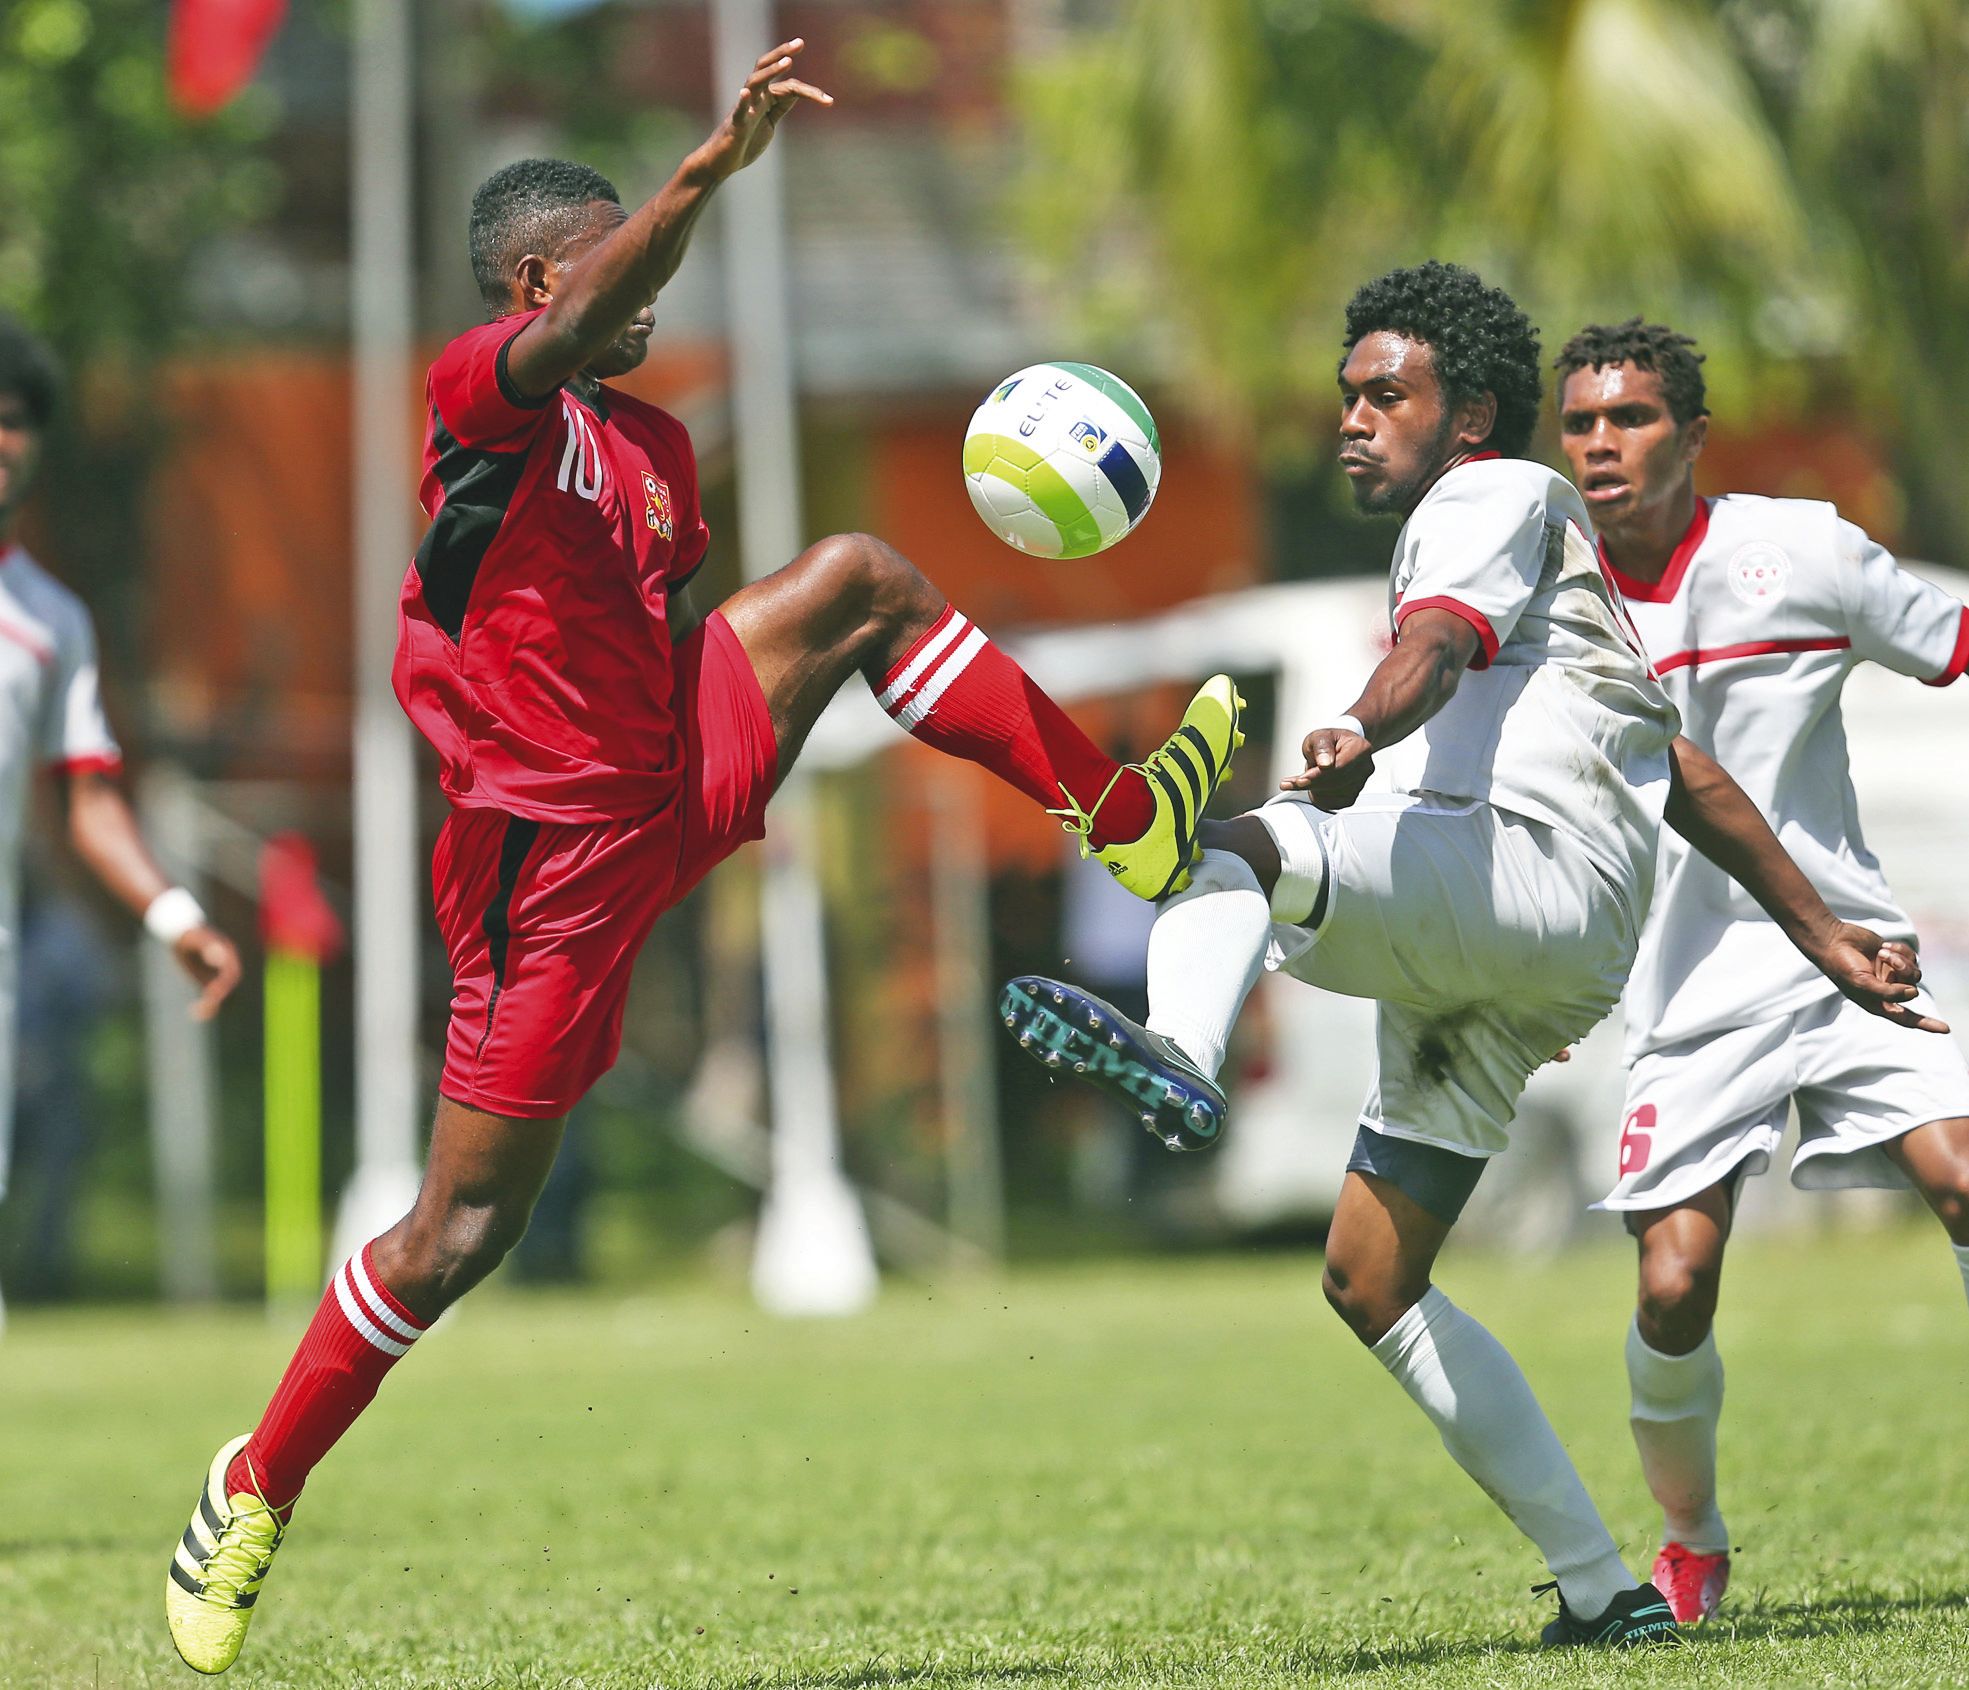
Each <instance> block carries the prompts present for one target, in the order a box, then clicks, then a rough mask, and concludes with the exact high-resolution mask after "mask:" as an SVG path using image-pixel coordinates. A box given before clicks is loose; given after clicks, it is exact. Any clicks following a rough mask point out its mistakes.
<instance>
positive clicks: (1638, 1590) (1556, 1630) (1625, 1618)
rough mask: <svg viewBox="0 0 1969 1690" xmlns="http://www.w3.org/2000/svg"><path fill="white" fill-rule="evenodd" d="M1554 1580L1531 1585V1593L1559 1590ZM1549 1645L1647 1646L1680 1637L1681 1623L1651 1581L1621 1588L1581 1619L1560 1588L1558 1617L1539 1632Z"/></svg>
mask: <svg viewBox="0 0 1969 1690" xmlns="http://www.w3.org/2000/svg"><path fill="white" fill-rule="evenodd" d="M1558 1588H1559V1587H1558V1585H1557V1584H1540V1585H1534V1586H1533V1587H1532V1590H1533V1594H1534V1595H1536V1594H1537V1593H1539V1592H1541V1591H1547V1590H1554V1591H1556V1590H1558ZM1541 1641H1542V1642H1543V1643H1544V1644H1545V1646H1546V1648H1548V1649H1570V1648H1587V1649H1646V1648H1654V1647H1657V1646H1660V1645H1662V1644H1668V1645H1674V1644H1678V1643H1680V1642H1681V1641H1682V1630H1681V1627H1680V1626H1678V1625H1677V1624H1676V1623H1675V1615H1674V1613H1673V1611H1672V1610H1671V1609H1670V1608H1669V1606H1668V1602H1667V1599H1666V1598H1665V1597H1663V1595H1662V1594H1661V1592H1660V1591H1659V1590H1657V1589H1655V1587H1654V1586H1653V1585H1651V1584H1643V1585H1637V1586H1635V1588H1634V1589H1632V1590H1623V1591H1622V1592H1621V1593H1620V1594H1619V1595H1618V1596H1616V1597H1615V1598H1614V1599H1613V1600H1612V1601H1611V1602H1609V1603H1608V1604H1607V1606H1606V1609H1605V1611H1604V1612H1602V1613H1600V1614H1597V1615H1595V1616H1594V1617H1593V1618H1592V1619H1581V1618H1580V1617H1579V1615H1577V1614H1575V1613H1574V1612H1573V1611H1572V1609H1571V1608H1569V1607H1568V1606H1567V1605H1566V1598H1565V1593H1564V1592H1563V1591H1560V1592H1559V1613H1558V1617H1557V1618H1556V1619H1554V1620H1552V1621H1551V1622H1550V1623H1548V1624H1547V1625H1546V1627H1545V1630H1544V1632H1543V1633H1542V1634H1541Z"/></svg>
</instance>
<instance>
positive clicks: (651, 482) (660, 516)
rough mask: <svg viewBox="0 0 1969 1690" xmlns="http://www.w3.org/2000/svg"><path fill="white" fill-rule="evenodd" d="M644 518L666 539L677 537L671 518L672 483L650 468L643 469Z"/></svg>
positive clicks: (675, 526)
mask: <svg viewBox="0 0 1969 1690" xmlns="http://www.w3.org/2000/svg"><path fill="white" fill-rule="evenodd" d="M643 520H644V521H645V522H647V523H648V524H649V525H650V527H652V528H654V529H655V530H656V531H657V533H659V534H660V535H662V536H663V538H664V539H666V540H672V539H675V538H676V528H677V525H676V524H675V523H674V522H673V521H672V520H671V518H670V485H669V483H668V482H666V481H664V480H663V478H662V477H661V476H658V475H656V474H654V473H653V472H652V471H650V470H644V471H643Z"/></svg>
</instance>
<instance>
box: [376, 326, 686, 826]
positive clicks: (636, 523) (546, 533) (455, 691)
mask: <svg viewBox="0 0 1969 1690" xmlns="http://www.w3.org/2000/svg"><path fill="white" fill-rule="evenodd" d="M535 315H537V313H533V312H529V313H526V314H525V315H522V316H515V317H502V318H500V319H499V320H498V321H497V322H493V323H485V324H482V325H481V326H480V327H478V328H475V329H472V330H470V331H469V332H468V333H466V334H462V335H460V336H459V337H458V338H457V339H456V340H454V341H453V342H452V343H451V344H450V345H449V346H447V347H446V348H445V349H444V351H443V352H442V353H440V354H439V355H438V360H437V362H436V363H435V364H433V365H432V366H431V373H430V378H429V381H428V383H427V386H426V393H427V395H428V398H429V401H430V428H429V433H428V435H427V436H426V438H425V442H424V478H423V485H422V489H421V495H420V496H421V499H422V502H423V506H424V509H425V512H426V513H427V514H428V515H429V516H430V518H431V526H430V528H429V530H428V531H427V532H426V533H425V535H424V540H423V543H422V544H421V545H420V546H419V547H418V548H417V556H416V560H415V562H413V564H412V565H411V568H410V572H409V574H408V575H406V576H405V578H404V583H403V597H402V601H401V607H400V608H401V614H400V616H399V619H398V636H397V658H396V666H395V670H394V675H393V679H394V682H395V686H396V694H397V697H398V699H399V700H401V701H402V704H403V707H404V709H405V710H406V711H407V712H408V713H409V715H410V719H411V720H412V721H413V722H415V723H416V724H417V727H418V730H419V731H420V732H421V733H422V734H423V735H424V737H425V738H426V739H428V740H429V741H430V742H431V744H432V745H433V746H434V747H436V749H437V753H438V756H439V758H440V759H441V760H442V763H443V773H442V777H441V778H442V784H443V787H444V792H445V796H446V797H448V798H449V799H450V800H451V801H452V803H453V804H455V805H459V806H461V807H464V808H487V809H499V810H505V811H507V812H509V813H510V814H513V815H516V816H524V817H527V818H529V819H531V820H535V821H549V822H594V821H610V820H615V819H619V818H623V817H629V816H640V815H647V814H650V813H652V812H654V811H658V810H662V809H664V808H666V807H668V806H669V805H671V804H672V803H673V802H674V800H675V799H676V796H677V792H678V784H679V778H680V773H681V769H682V760H683V753H682V736H681V735H680V734H679V732H678V730H677V723H676V721H675V720H674V717H673V713H672V709H671V695H672V678H671V653H670V628H669V623H668V616H667V602H666V601H667V595H668V594H669V592H670V590H671V589H672V588H674V587H676V586H678V585H680V584H681V583H683V582H684V581H686V580H688V579H689V578H690V577H691V575H692V574H693V573H694V572H695V571H696V569H697V567H698V566H699V564H701V563H702V562H703V561H704V553H705V548H706V545H707V543H708V541H709V538H710V535H709V531H708V530H707V529H706V528H705V526H704V519H703V517H702V515H701V514H700V512H699V509H698V494H697V463H696V458H695V456H694V455H693V453H692V451H691V443H690V436H689V435H688V434H687V433H686V432H685V431H684V426H683V424H682V423H680V422H678V421H677V419H676V418H675V417H672V416H670V415H669V414H668V413H667V412H664V411H660V410H658V409H657V408H656V407H655V406H654V405H645V404H643V403H642V402H641V401H640V400H636V399H632V398H630V397H628V396H627V395H626V394H622V393H618V392H616V391H614V390H613V389H611V388H607V387H600V386H597V387H596V388H595V389H593V390H592V393H591V395H590V396H589V397H585V398H584V397H579V396H577V395H576V394H575V393H574V392H573V391H571V390H570V389H568V388H562V389H561V390H560V391H558V392H555V393H550V394H548V395H547V397H546V398H544V399H538V400H527V399H523V398H522V397H521V396H520V395H519V394H518V393H517V392H516V391H515V389H514V387H513V384H512V380H511V378H510V377H509V376H508V375H507V373H506V354H507V350H508V348H509V347H510V346H511V344H512V341H513V338H514V337H515V336H516V335H517V334H518V333H519V332H520V330H521V329H522V328H524V327H525V326H526V324H527V323H529V322H530V321H532V319H533V317H534V316H535Z"/></svg>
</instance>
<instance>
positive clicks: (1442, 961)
mask: <svg viewBox="0 0 1969 1690" xmlns="http://www.w3.org/2000/svg"><path fill="white" fill-rule="evenodd" d="M1257 816H1258V819H1259V820H1260V821H1262V822H1263V823H1264V824H1265V827H1266V829H1267V831H1268V832H1269V833H1270V834H1271V835H1272V838H1273V840H1274V842H1275V843H1276V844H1277V845H1278V848H1279V855H1280V858H1281V860H1282V863H1283V865H1284V873H1283V874H1282V875H1281V876H1280V880H1279V886H1278V890H1277V891H1276V892H1275V893H1274V895H1273V900H1272V907H1273V909H1274V911H1276V912H1278V913H1279V914H1281V915H1301V916H1304V917H1305V919H1306V921H1307V923H1308V925H1294V924H1291V923H1283V922H1282V923H1279V924H1275V925H1274V927H1273V929H1272V934H1273V943H1272V950H1271V954H1270V956H1269V957H1268V959H1267V962H1268V965H1269V966H1270V967H1273V968H1280V969H1283V970H1284V971H1285V972H1286V973H1288V974H1290V975H1292V976H1293V977H1294V978H1295V979H1300V980H1304V981H1307V982H1309V983H1310V984H1312V985H1315V986H1321V987H1324V988H1325V989H1326V990H1327V991H1330V992H1343V993H1345V994H1347V995H1348V996H1350V997H1359V998H1374V999H1376V1000H1378V1010H1377V1014H1376V1017H1375V1056H1376V1072H1375V1078H1374V1083H1373V1086H1372V1088H1371V1089H1370V1091H1369V1093H1368V1097H1367V1101H1366V1102H1365V1103H1364V1104H1363V1105H1362V1106H1361V1125H1363V1126H1365V1127H1369V1128H1372V1129H1373V1130H1374V1131H1376V1132H1382V1133H1388V1134H1391V1135H1392V1136H1394V1137H1396V1138H1406V1139H1413V1140H1416V1141H1418V1142H1420V1143H1423V1144H1432V1145H1436V1146H1438V1147H1439V1148H1441V1149H1444V1150H1451V1151H1455V1152H1457V1153H1458V1154H1460V1155H1464V1156H1494V1155H1496V1154H1497V1152H1498V1151H1500V1150H1502V1149H1504V1147H1505V1145H1506V1143H1507V1142H1508V1129H1509V1127H1510V1124H1511V1121H1512V1118H1513V1117H1514V1116H1515V1115H1516V1113H1517V1105H1518V1097H1519V1095H1520V1093H1522V1092H1523V1091H1524V1088H1525V1081H1526V1080H1527V1079H1528V1078H1529V1077H1530V1076H1531V1074H1532V1073H1533V1072H1534V1071H1535V1070H1536V1069H1538V1068H1539V1067H1541V1066H1542V1065H1543V1064H1545V1063H1547V1062H1549V1061H1551V1060H1552V1058H1553V1057H1554V1056H1555V1055H1556V1054H1557V1053H1558V1052H1559V1051H1561V1050H1564V1049H1565V1048H1566V1047H1567V1046H1568V1045H1571V1044H1574V1043H1576V1042H1577V1041H1578V1040H1580V1039H1582V1038H1584V1037H1585V1036H1586V1034H1588V1033H1589V1032H1591V1031H1592V1030H1593V1028H1594V1027H1595V1026H1597V1025H1598V1024H1599V1023H1600V1021H1602V1020H1603V1019H1604V1018H1605V1017H1606V1015H1607V1013H1608V1011H1609V1010H1611V1009H1612V1008H1613V1006H1614V1004H1615V1003H1616V1002H1617V1001H1618V999H1619V997H1620V992H1621V988H1622V986H1623V985H1625V983H1626V980H1627V971H1628V969H1629V968H1630V967H1631V966H1632V964H1633V961H1634V947H1635V926H1634V920H1633V917H1632V916H1631V914H1630V913H1629V911H1628V906H1627V903H1626V902H1625V900H1624V899H1623V898H1622V897H1621V896H1620V895H1619V894H1618V893H1617V892H1616V891H1615V889H1614V887H1613V885H1612V883H1611V882H1610V881H1609V880H1608V878H1607V877H1606V876H1605V875H1604V874H1603V873H1602V872H1601V871H1600V870H1599V869H1598V868H1597V867H1596V866H1595V865H1594V863H1593V861H1592V859H1591V858H1590V857H1588V856H1587V854H1586V852H1585V850H1584V849H1583V848H1582V847H1581V846H1579V845H1578V844H1576V843H1575V842H1574V841H1573V840H1571V839H1569V838H1568V837H1567V836H1566V835H1565V834H1563V833H1560V832H1558V831H1556V830H1555V829H1553V828H1550V827H1547V826H1545V825H1544V824H1543V823H1541V822H1534V821H1529V820H1527V819H1525V818H1524V817H1522V816H1515V815H1512V814H1510V813H1509V812H1508V811H1504V810H1497V809H1493V808H1492V807H1491V806H1490V805H1488V804H1452V803H1448V802H1445V801H1436V800H1430V799H1420V798H1400V797H1393V796H1390V795H1386V794H1370V795H1367V796H1363V797H1362V798H1361V799H1360V800H1359V801H1358V802H1357V803H1355V804H1354V806H1353V807H1352V808H1351V809H1346V810H1342V811H1340V812H1338V813H1337V814H1333V815H1329V814H1327V813H1326V812H1325V811H1323V810H1319V809H1316V808H1315V807H1314V806H1313V805H1311V804H1310V803H1308V802H1306V801H1305V800H1304V799H1302V798H1298V797H1297V796H1291V795H1288V796H1284V797H1281V798H1277V799H1274V800H1273V801H1272V802H1271V803H1269V804H1267V805H1265V806H1264V807H1263V808H1262V809H1260V810H1259V811H1258V812H1257ZM1322 887H1323V888H1324V892H1325V895H1324V897H1323V898H1322V897H1321V896H1320V889H1321V888H1322ZM1295 900H1296V902H1295Z"/></svg>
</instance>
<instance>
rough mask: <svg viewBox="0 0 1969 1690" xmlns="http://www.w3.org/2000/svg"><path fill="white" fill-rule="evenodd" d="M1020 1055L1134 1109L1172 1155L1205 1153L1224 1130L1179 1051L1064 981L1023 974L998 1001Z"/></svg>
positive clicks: (1206, 1088) (1203, 1080) (1217, 1101)
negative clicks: (1025, 1054) (1066, 1072)
mask: <svg viewBox="0 0 1969 1690" xmlns="http://www.w3.org/2000/svg"><path fill="white" fill-rule="evenodd" d="M998 1007H999V1014H1000V1016H1001V1017H1002V1018H1003V1019H1004V1021H1005V1024H1006V1025H1007V1026H1008V1027H1010V1028H1012V1029H1013V1031H1014V1032H1015V1033H1016V1035H1017V1037H1018V1041H1019V1048H1020V1049H1021V1050H1023V1051H1026V1052H1028V1053H1029V1054H1030V1055H1031V1056H1032V1057H1033V1059H1034V1060H1035V1061H1037V1062H1041V1063H1043V1064H1044V1065H1045V1066H1046V1067H1047V1068H1049V1069H1053V1070H1057V1069H1059V1068H1060V1067H1061V1066H1062V1065H1065V1066H1068V1067H1070V1068H1071V1069H1072V1071H1073V1072H1074V1073H1075V1074H1076V1075H1078V1076H1079V1077H1080V1078H1082V1079H1084V1080H1086V1081H1087V1082H1088V1083H1089V1084H1090V1085H1095V1086H1098V1087H1100V1089H1101V1090H1102V1091H1105V1092H1107V1093H1108V1094H1109V1095H1110V1096H1112V1097H1114V1098H1116V1099H1118V1100H1119V1101H1120V1102H1122V1103H1123V1104H1125V1105H1126V1106H1127V1107H1128V1108H1129V1109H1131V1110H1133V1111H1134V1112H1135V1114H1136V1115H1137V1117H1138V1118H1139V1119H1140V1120H1141V1123H1142V1125H1143V1126H1144V1127H1145V1128H1147V1129H1148V1131H1149V1132H1151V1133H1152V1134H1154V1135H1155V1137H1157V1138H1158V1139H1160V1140H1161V1141H1162V1142H1163V1143H1164V1144H1166V1145H1168V1146H1169V1148H1170V1149H1171V1150H1207V1149H1208V1148H1209V1147H1210V1146H1211V1145H1213V1144H1215V1143H1216V1142H1217V1139H1218V1138H1219V1136H1221V1134H1222V1133H1223V1130H1224V1116H1225V1102H1224V1094H1223V1092H1222V1090H1220V1089H1219V1087H1218V1086H1217V1084H1216V1082H1215V1081H1214V1080H1212V1079H1211V1078H1210V1077H1209V1076H1208V1075H1207V1074H1204V1073H1203V1072H1202V1071H1201V1070H1199V1069H1198V1068H1197V1066H1196V1065H1195V1064H1194V1063H1193V1062H1191V1061H1190V1059H1189V1058H1188V1057H1187V1056H1186V1055H1184V1054H1183V1051H1182V1049H1181V1048H1180V1047H1179V1046H1178V1045H1176V1044H1175V1043H1174V1042H1173V1041H1171V1040H1169V1039H1166V1038H1164V1037H1163V1036H1162V1035H1161V1034H1160V1033H1153V1032H1150V1031H1149V1029H1148V1028H1146V1027H1143V1026H1140V1025H1138V1024H1137V1023H1136V1022H1134V1021H1132V1020H1130V1019H1129V1018H1128V1017H1127V1016H1126V1015H1124V1014H1122V1013H1121V1011H1120V1010H1118V1009H1116V1008H1115V1007H1114V1005H1113V1004H1111V1003H1108V1002H1107V1001H1106V1000H1105V999H1102V998H1097V997H1095V996H1094V994H1093V993H1091V992H1086V991H1082V990H1081V988H1080V987H1078V986H1075V985H1071V984H1069V983H1068V982H1066V981H1064V980H1048V979H1044V978H1042V977H1040V976H1038V975H1032V974H1022V975H1020V976H1019V977H1018V978H1017V979H1016V980H1012V981H1009V982H1007V984H1006V986H1005V989H1004V990H1003V991H1002V992H1001V993H1000V994H999V999H998Z"/></svg>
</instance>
